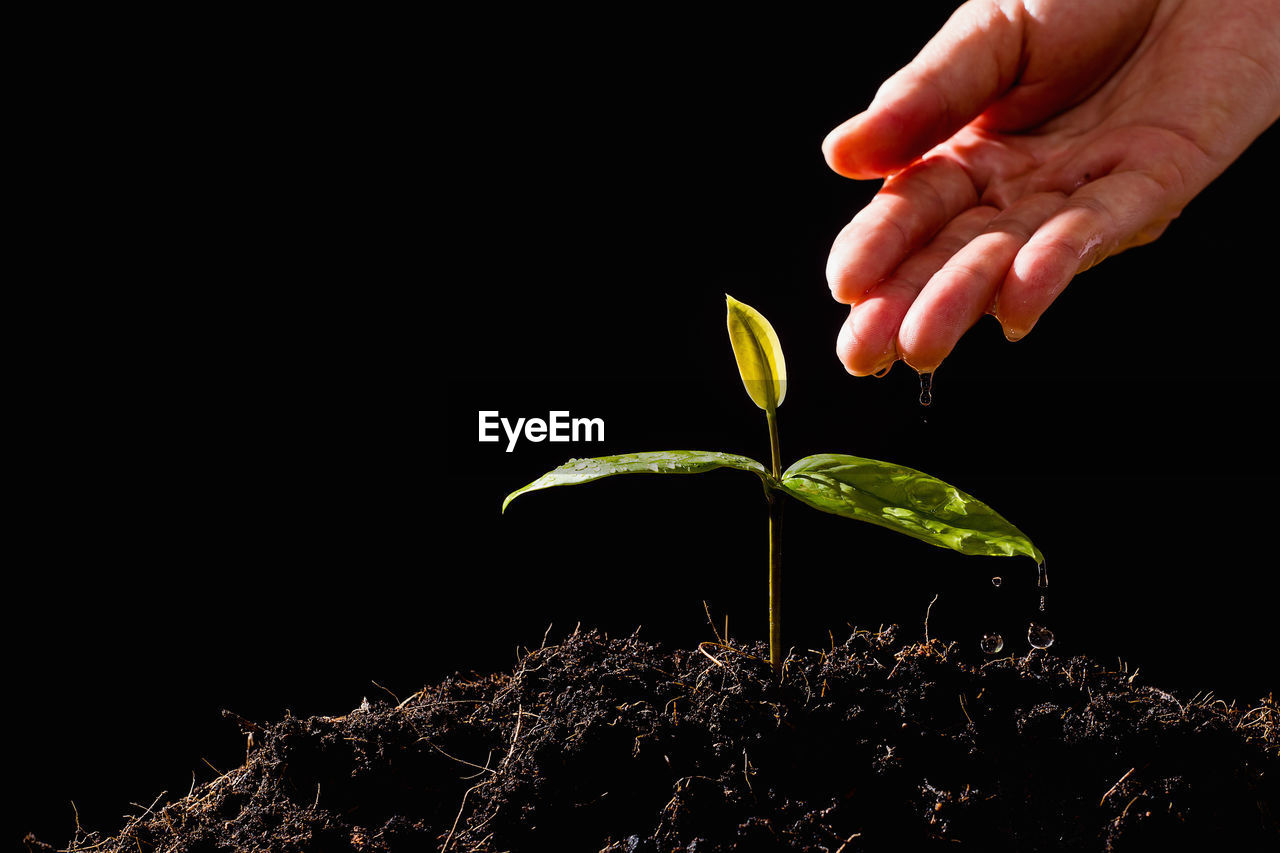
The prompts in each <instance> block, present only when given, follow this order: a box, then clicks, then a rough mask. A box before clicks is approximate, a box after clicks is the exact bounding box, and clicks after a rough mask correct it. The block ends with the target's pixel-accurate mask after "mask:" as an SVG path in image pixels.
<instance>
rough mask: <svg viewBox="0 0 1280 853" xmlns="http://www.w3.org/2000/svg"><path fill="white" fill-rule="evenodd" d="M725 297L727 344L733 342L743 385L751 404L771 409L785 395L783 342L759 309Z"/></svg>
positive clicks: (785, 370) (780, 402)
mask: <svg viewBox="0 0 1280 853" xmlns="http://www.w3.org/2000/svg"><path fill="white" fill-rule="evenodd" d="M724 299H725V304H726V305H727V306H728V311H729V343H730V344H732V345H733V356H734V358H735V359H737V361H738V373H739V374H741V376H742V384H743V385H744V386H746V389H747V395H748V396H749V397H751V401H752V402H753V403H755V404H756V405H757V406H759V407H760V408H762V409H764V410H765V411H766V412H772V411H774V410H775V409H777V408H778V407H779V406H781V405H782V400H783V398H784V397H786V396H787V363H786V361H785V360H784V359H783V357H782V342H781V341H779V340H778V333H777V332H775V331H774V330H773V326H772V325H770V323H769V321H768V320H766V319H765V317H764V315H763V314H761V313H760V312H759V311H757V310H756V309H754V308H752V307H751V306H750V305H747V304H746V303H745V302H739V301H738V300H736V299H734V298H733V297H732V296H730V295H729V294H727V293H726V294H725V296H724Z"/></svg>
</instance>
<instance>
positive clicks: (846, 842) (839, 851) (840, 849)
mask: <svg viewBox="0 0 1280 853" xmlns="http://www.w3.org/2000/svg"><path fill="white" fill-rule="evenodd" d="M861 837H862V833H861V832H855V833H854V834H853V835H850V836H849V837H848V838H846V839H845V840H844V843H843V844H841V845H840V846H839V847H837V848H836V853H844V848H846V847H848V846H849V842H850V841H852V840H853V839H855V838H861Z"/></svg>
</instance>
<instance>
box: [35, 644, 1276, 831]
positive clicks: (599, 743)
mask: <svg viewBox="0 0 1280 853" xmlns="http://www.w3.org/2000/svg"><path fill="white" fill-rule="evenodd" d="M894 633H895V632H894V630H893V629H889V630H887V631H882V632H879V633H869V632H864V631H859V632H855V633H854V634H853V635H852V636H850V637H849V638H848V640H847V641H845V642H844V643H843V645H835V644H834V643H833V645H832V647H831V648H830V649H827V650H824V651H806V652H803V653H794V654H793V655H792V656H791V657H790V659H789V660H788V661H787V664H786V669H785V672H784V677H783V679H782V681H781V683H775V682H774V681H773V679H772V678H771V676H770V672H769V666H768V663H767V661H766V660H764V658H765V656H766V655H765V650H764V649H763V648H762V647H760V646H753V645H741V644H737V643H734V642H719V641H717V642H710V643H703V644H702V645H700V646H699V647H698V648H696V649H691V650H690V649H677V650H667V649H664V648H662V647H660V646H658V645H655V644H653V643H649V642H646V641H644V640H642V639H640V638H639V637H638V636H631V637H626V638H620V639H619V638H615V639H609V638H606V637H604V636H601V635H599V634H597V633H593V632H575V633H574V634H573V635H571V636H569V637H568V638H566V639H565V640H564V641H563V642H562V643H560V644H559V645H547V646H544V647H542V648H539V649H537V650H535V651H531V652H529V653H527V654H526V655H524V656H523V657H522V659H521V661H520V663H519V666H518V667H517V668H516V670H515V671H514V672H512V673H510V674H502V675H489V676H483V677H481V676H475V677H471V678H465V677H454V678H451V679H447V680H445V681H444V682H442V683H440V684H437V685H434V686H432V687H428V688H424V689H423V690H421V691H419V692H418V693H416V694H414V695H413V696H411V697H409V698H408V699H406V700H404V701H403V702H400V703H399V704H392V703H385V702H384V703H375V704H369V703H367V702H366V703H363V704H362V705H361V706H360V707H359V708H357V709H356V710H353V711H352V712H351V713H349V714H347V715H346V716H342V717H312V718H309V719H300V718H293V717H286V718H285V719H283V720H280V721H278V722H275V723H272V724H258V723H251V722H249V721H244V720H240V719H239V718H237V717H235V715H230V718H231V719H233V720H236V721H238V722H239V724H240V725H241V727H242V730H243V731H244V732H245V733H246V735H247V736H248V738H249V741H250V751H249V753H248V755H247V759H246V762H245V764H244V766H242V767H241V768H239V769H237V770H234V771H231V772H229V773H227V774H225V775H224V776H222V777H220V778H218V779H216V780H214V781H212V782H210V783H207V784H204V785H202V786H199V787H197V788H195V789H194V790H193V791H192V792H191V793H190V794H189V795H188V796H186V797H184V798H182V799H179V800H176V801H174V802H170V803H168V804H165V805H163V806H161V805H159V804H157V805H155V806H153V807H152V808H151V809H149V810H148V811H147V813H145V814H143V815H140V816H138V817H136V818H134V819H132V820H131V821H129V823H128V824H127V825H126V826H125V827H124V828H123V829H122V830H121V831H120V832H119V834H118V835H117V836H115V837H113V838H101V837H99V836H97V835H96V834H95V835H83V836H81V837H78V838H75V839H73V840H72V842H71V843H70V845H69V849H70V850H72V851H88V850H93V851H97V853H107V851H138V850H145V851H152V850H161V851H174V853H179V851H182V853H213V851H229V850H255V851H281V853H283V851H304V850H305V851H313V853H323V851H352V850H355V851H420V850H421V851H425V850H449V851H508V850H509V851H542V850H548V851H550V850H556V851H611V853H617V851H626V853H641V851H647V852H648V853H653V851H687V853H713V851H769V850H788V851H790V850H804V851H828V853H837V851H838V852H839V853H855V851H889V850H892V851H895V853H901V851H911V850H947V851H953V850H956V849H974V850H984V851H1015V850H1016V851H1034V850H1054V851H1064V850H1071V851H1075V850H1082V851H1083V850H1088V851H1129V850H1142V851H1148V850H1157V849H1165V850H1169V849H1223V850H1233V851H1253V850H1259V851H1260V850H1264V849H1265V850H1276V849H1280V714H1278V712H1277V708H1276V705H1275V702H1274V701H1273V700H1272V699H1271V698H1268V699H1267V700H1264V701H1263V702H1262V703H1261V704H1259V705H1258V706H1256V707H1253V708H1249V709H1239V708H1236V707H1234V706H1232V705H1228V704H1227V703H1225V702H1222V701H1215V700H1212V699H1211V698H1207V697H1206V698H1199V697H1198V698H1195V699H1191V700H1184V699H1180V698H1177V697H1175V696H1173V695H1171V694H1170V693H1168V692H1165V691H1163V690H1159V689H1157V688H1155V687H1151V686H1146V685H1144V684H1142V683H1140V682H1139V681H1138V680H1137V679H1136V677H1134V676H1132V675H1130V674H1128V673H1126V672H1117V671H1115V670H1114V669H1108V668H1107V667H1105V666H1102V665H1100V664H1099V663H1097V662H1095V661H1092V660H1090V659H1087V658H1079V657H1078V658H1059V657H1056V656H1054V655H1052V654H1049V653H1046V652H1043V651H1039V650H1036V651H1033V652H1032V653H1031V654H1030V655H1028V656H1026V657H1003V658H998V659H990V658H988V659H985V660H973V659H970V660H966V659H964V656H962V655H961V654H960V653H959V651H958V649H957V647H956V646H955V645H946V644H943V643H941V642H939V641H937V640H933V641H932V642H929V643H902V642H899V641H898V640H897V639H895V636H894ZM957 842H959V843H960V844H961V845H963V846H962V847H959V848H957V844H956V843H957ZM28 847H29V848H31V849H32V850H46V849H51V848H49V847H48V846H47V845H45V844H42V843H41V842H39V841H37V840H35V839H29V840H28Z"/></svg>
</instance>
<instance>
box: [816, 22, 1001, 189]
mask: <svg viewBox="0 0 1280 853" xmlns="http://www.w3.org/2000/svg"><path fill="white" fill-rule="evenodd" d="M1011 5H1012V6H1013V8H1011V9H1008V10H1006V9H1004V8H1002V7H1001V6H1000V5H999V4H997V3H996V2H995V0H970V2H968V3H965V4H964V5H963V6H961V7H960V8H959V9H957V10H956V11H955V13H954V14H953V15H952V16H951V18H950V19H949V20H948V21H947V22H946V24H944V25H943V27H942V29H941V30H939V31H938V33H937V35H935V36H934V37H933V38H932V39H930V40H929V43H928V44H926V45H925V47H924V49H923V50H921V51H920V53H919V55H917V56H916V58H915V59H913V60H912V61H911V62H910V64H908V65H907V66H906V67H905V68H903V69H902V70H900V71H898V72H897V73H896V74H894V75H893V76H892V77H890V78H889V79H888V80H886V81H885V82H884V84H883V85H882V86H881V87H880V89H879V91H878V92H876V96H875V98H874V99H873V100H872V102H871V105H870V106H869V107H867V109H866V110H865V111H864V112H862V113H860V114H858V115H856V116H854V117H853V118H851V119H849V120H848V121H846V122H844V124H841V125H840V126H839V127H837V128H836V129H835V130H833V131H831V133H829V134H827V138H826V139H825V140H824V141H823V143H822V153H823V155H824V156H825V157H826V159H827V165H829V166H830V167H831V168H832V169H834V170H835V171H836V172H838V173H839V174H841V175H844V176H845V177H847V178H881V177H884V176H886V175H890V174H893V173H894V172H898V171H901V170H902V169H904V168H906V167H907V166H908V165H910V164H911V163H912V162H914V161H915V160H916V159H917V158H918V157H919V156H920V155H921V154H924V153H925V152H926V151H928V150H929V149H930V148H932V147H933V146H935V145H937V144H938V143H939V142H942V141H944V140H946V139H948V138H949V137H950V136H951V135H952V134H953V133H955V132H956V131H957V130H959V129H960V128H962V127H964V126H965V125H966V124H968V123H969V122H970V121H972V120H973V119H974V118H976V117H977V116H978V115H980V114H981V113H982V111H983V110H984V109H986V108H987V106H988V105H990V104H991V103H992V102H994V101H995V100H997V99H998V98H999V97H1000V96H1001V95H1003V94H1004V93H1005V92H1006V91H1007V90H1008V89H1009V88H1010V87H1011V86H1012V85H1013V84H1014V82H1015V81H1016V80H1017V78H1018V73H1019V71H1020V67H1021V64H1022V48H1023V32H1024V22H1023V12H1022V6H1021V4H1011Z"/></svg>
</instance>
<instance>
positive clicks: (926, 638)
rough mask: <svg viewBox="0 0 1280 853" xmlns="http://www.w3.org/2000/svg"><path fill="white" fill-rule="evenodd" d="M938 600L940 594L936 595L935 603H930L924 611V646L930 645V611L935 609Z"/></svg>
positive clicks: (934, 596)
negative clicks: (934, 604)
mask: <svg viewBox="0 0 1280 853" xmlns="http://www.w3.org/2000/svg"><path fill="white" fill-rule="evenodd" d="M937 600H938V593H934V595H933V601H930V602H929V606H928V607H926V608H925V609H924V644H925V645H926V646H927V645H929V611H930V610H932V609H933V602H934V601H937Z"/></svg>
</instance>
